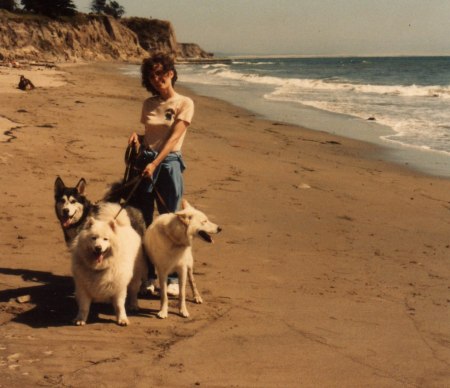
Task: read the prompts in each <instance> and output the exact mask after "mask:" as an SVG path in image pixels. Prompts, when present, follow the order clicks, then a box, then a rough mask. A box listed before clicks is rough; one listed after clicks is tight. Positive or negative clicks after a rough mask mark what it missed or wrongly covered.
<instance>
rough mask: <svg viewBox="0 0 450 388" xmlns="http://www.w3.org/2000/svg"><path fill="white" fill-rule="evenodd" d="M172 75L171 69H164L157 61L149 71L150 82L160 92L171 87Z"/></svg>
mask: <svg viewBox="0 0 450 388" xmlns="http://www.w3.org/2000/svg"><path fill="white" fill-rule="evenodd" d="M173 75H174V74H173V71H172V70H169V71H164V68H163V65H162V64H160V63H157V64H155V65H154V66H153V69H152V71H151V73H150V82H151V84H152V85H153V87H154V88H155V89H156V90H157V91H158V92H162V91H164V90H167V89H168V88H171V87H172V78H173Z"/></svg>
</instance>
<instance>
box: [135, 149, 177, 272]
mask: <svg viewBox="0 0 450 388" xmlns="http://www.w3.org/2000/svg"><path fill="white" fill-rule="evenodd" d="M156 156H157V153H156V152H154V151H151V150H145V149H144V150H143V149H141V151H140V155H139V157H138V159H137V162H136V166H137V167H138V168H139V169H141V170H143V169H144V168H145V166H146V165H147V164H149V163H151V162H152V161H153V160H154V159H155V158H156ZM185 169H186V165H185V164H184V161H183V158H182V156H181V153H180V152H171V153H170V154H169V155H167V156H166V158H165V159H164V160H163V161H162V162H161V164H160V165H159V166H158V168H157V169H156V171H155V173H154V174H153V181H151V180H150V179H145V178H144V179H143V181H142V183H141V184H140V186H139V187H138V189H137V190H136V193H135V195H134V196H133V198H132V200H131V201H130V205H132V206H134V207H136V208H138V209H140V210H141V212H142V215H143V216H144V220H145V224H146V226H147V227H148V226H149V225H150V224H151V223H152V222H153V212H154V210H155V202H156V206H157V208H158V213H159V214H164V213H173V212H176V211H177V210H178V209H179V207H180V203H181V199H182V197H183V191H184V185H183V175H182V174H183V171H184V170H185ZM156 192H158V194H159V196H161V198H162V199H163V201H164V203H162V202H161V200H160V199H159V196H158V194H156ZM151 267H152V268H150V270H149V277H151V278H152V277H153V278H154V277H156V276H155V269H154V268H153V266H151ZM170 277H171V278H172V277H176V274H175V276H173V275H171V276H170Z"/></svg>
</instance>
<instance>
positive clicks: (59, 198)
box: [54, 177, 145, 246]
mask: <svg viewBox="0 0 450 388" xmlns="http://www.w3.org/2000/svg"><path fill="white" fill-rule="evenodd" d="M85 190H86V180H85V179H84V178H81V179H80V180H79V181H78V183H77V184H76V186H73V187H71V186H66V185H65V184H64V182H63V180H62V179H61V178H60V177H57V178H56V180H55V185H54V194H55V212H56V217H57V218H58V220H59V223H60V225H61V228H62V230H63V233H64V239H65V241H66V244H67V246H70V244H71V243H72V241H73V240H74V239H75V237H76V236H78V234H79V233H80V231H81V230H82V229H83V226H84V224H85V223H86V220H87V218H88V216H92V217H94V218H95V217H96V216H97V215H98V214H99V211H100V209H102V208H105V207H106V208H107V207H111V206H112V205H114V208H116V204H112V203H111V202H105V201H102V202H99V203H98V204H95V205H94V204H92V203H91V201H89V199H88V198H87V197H86V195H85ZM124 211H125V212H126V213H127V215H128V217H129V218H130V223H131V226H132V227H133V229H134V230H136V232H137V233H138V234H139V236H141V237H142V236H143V235H144V232H145V222H144V218H143V216H142V213H141V212H140V211H139V210H138V209H136V208H134V207H132V206H126V207H125V209H124ZM105 221H108V220H105Z"/></svg>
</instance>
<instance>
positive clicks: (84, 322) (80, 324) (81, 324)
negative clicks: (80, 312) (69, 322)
mask: <svg viewBox="0 0 450 388" xmlns="http://www.w3.org/2000/svg"><path fill="white" fill-rule="evenodd" d="M73 324H74V325H75V326H84V325H85V324H86V321H83V320H82V319H74V320H73Z"/></svg>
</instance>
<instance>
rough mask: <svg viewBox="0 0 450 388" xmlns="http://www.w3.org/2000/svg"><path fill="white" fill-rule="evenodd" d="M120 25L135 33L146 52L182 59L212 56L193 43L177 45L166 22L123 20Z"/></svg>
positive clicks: (135, 18)
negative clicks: (156, 52) (170, 54)
mask: <svg viewBox="0 0 450 388" xmlns="http://www.w3.org/2000/svg"><path fill="white" fill-rule="evenodd" d="M121 23H123V24H124V25H126V26H127V27H128V28H129V29H130V30H132V31H133V32H135V33H136V35H137V37H138V39H139V43H140V45H141V46H142V47H143V48H144V49H145V50H147V51H149V52H152V51H165V52H172V53H175V54H176V56H177V57H178V58H179V59H183V58H198V59H200V58H211V57H212V56H213V54H211V53H207V52H205V51H204V50H203V49H202V48H200V46H199V45H198V44H195V43H178V42H177V38H176V35H175V29H174V28H173V26H172V23H171V22H169V21H167V20H158V19H146V18H137V17H133V18H124V19H122V20H121Z"/></svg>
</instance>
